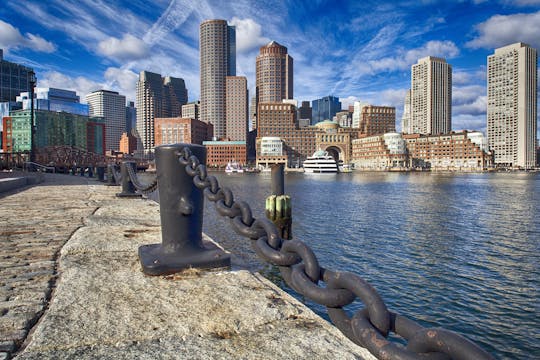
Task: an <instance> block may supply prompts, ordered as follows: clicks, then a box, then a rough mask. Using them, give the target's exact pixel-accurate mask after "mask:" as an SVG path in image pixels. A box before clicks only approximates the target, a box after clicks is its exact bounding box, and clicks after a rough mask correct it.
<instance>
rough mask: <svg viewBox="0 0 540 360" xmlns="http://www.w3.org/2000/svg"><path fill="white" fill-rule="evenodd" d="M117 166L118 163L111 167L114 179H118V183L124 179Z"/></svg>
mask: <svg viewBox="0 0 540 360" xmlns="http://www.w3.org/2000/svg"><path fill="white" fill-rule="evenodd" d="M117 167H118V165H116V164H113V165H110V169H111V172H112V175H113V177H114V181H116V183H117V184H118V183H120V182H121V181H122V173H121V172H120V171H118V169H117Z"/></svg>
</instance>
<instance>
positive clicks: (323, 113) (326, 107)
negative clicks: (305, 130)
mask: <svg viewBox="0 0 540 360" xmlns="http://www.w3.org/2000/svg"><path fill="white" fill-rule="evenodd" d="M311 108H312V110H311V113H312V119H311V125H315V124H317V123H319V122H321V121H324V120H330V121H332V118H333V117H334V116H335V115H336V113H338V112H339V111H341V102H340V101H339V98H337V97H335V96H325V97H323V98H322V99H317V100H313V101H312V102H311Z"/></svg>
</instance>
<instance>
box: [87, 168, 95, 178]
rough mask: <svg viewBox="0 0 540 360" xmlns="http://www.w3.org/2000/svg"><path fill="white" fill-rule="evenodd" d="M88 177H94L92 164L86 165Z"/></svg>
mask: <svg viewBox="0 0 540 360" xmlns="http://www.w3.org/2000/svg"><path fill="white" fill-rule="evenodd" d="M88 177H89V178H93V177H94V167H93V166H90V167H88Z"/></svg>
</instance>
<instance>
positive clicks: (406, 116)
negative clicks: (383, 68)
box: [401, 89, 412, 134]
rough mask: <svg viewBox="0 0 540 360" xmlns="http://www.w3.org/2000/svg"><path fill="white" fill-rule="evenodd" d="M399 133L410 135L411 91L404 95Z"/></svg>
mask: <svg viewBox="0 0 540 360" xmlns="http://www.w3.org/2000/svg"><path fill="white" fill-rule="evenodd" d="M401 132H402V133H404V134H412V130H411V89H409V90H407V93H406V94H405V104H404V105H403V116H402V117H401Z"/></svg>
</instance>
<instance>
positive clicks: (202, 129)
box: [155, 117, 213, 146]
mask: <svg viewBox="0 0 540 360" xmlns="http://www.w3.org/2000/svg"><path fill="white" fill-rule="evenodd" d="M155 128H156V132H155V142H156V146H159V145H164V144H179V143H184V144H199V145H202V143H203V141H206V140H210V139H212V136H213V126H212V124H211V123H205V122H202V121H200V120H195V119H185V118H179V117H175V118H156V119H155Z"/></svg>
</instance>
